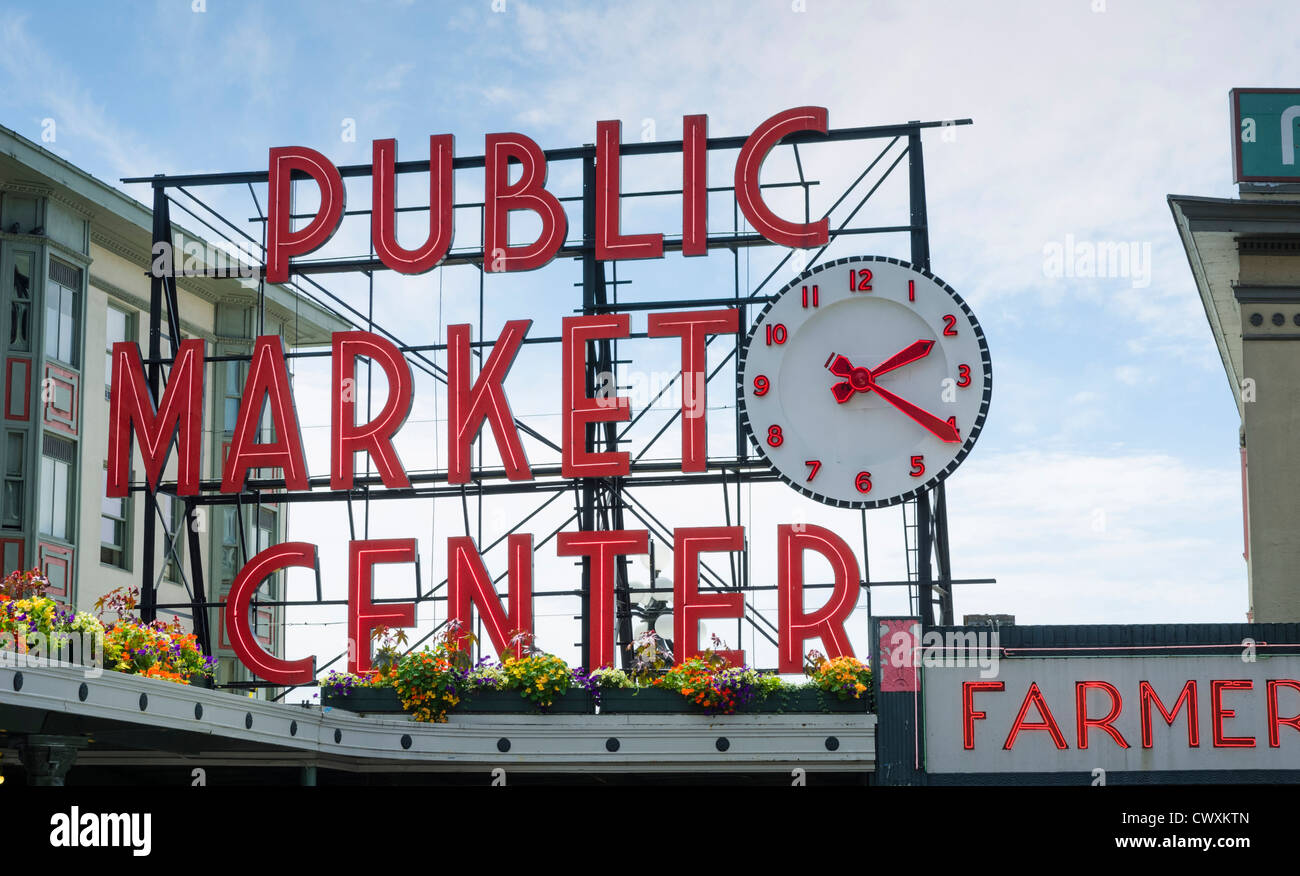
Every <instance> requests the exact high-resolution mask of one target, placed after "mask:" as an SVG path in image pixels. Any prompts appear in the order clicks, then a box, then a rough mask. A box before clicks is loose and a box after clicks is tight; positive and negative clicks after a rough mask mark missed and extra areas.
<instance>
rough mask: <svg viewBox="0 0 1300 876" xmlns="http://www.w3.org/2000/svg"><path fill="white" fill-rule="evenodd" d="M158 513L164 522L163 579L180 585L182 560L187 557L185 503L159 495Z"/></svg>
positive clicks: (162, 494)
mask: <svg viewBox="0 0 1300 876" xmlns="http://www.w3.org/2000/svg"><path fill="white" fill-rule="evenodd" d="M158 511H159V516H161V517H162V520H163V578H164V579H165V580H167V581H171V582H173V583H176V584H179V583H181V582H182V581H184V580H185V579H184V578H183V577H182V575H181V558H182V557H183V556H184V555H185V538H184V536H185V532H184V529H185V503H183V502H181V501H180V500H179V499H176V498H174V497H172V496H170V495H168V494H167V493H159V494H158Z"/></svg>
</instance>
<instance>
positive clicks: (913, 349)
mask: <svg viewBox="0 0 1300 876" xmlns="http://www.w3.org/2000/svg"><path fill="white" fill-rule="evenodd" d="M932 349H934V341H926V340H920V341H916V342H915V343H912V344H908V345H907V346H906V347H904V348H903V349H901V350H899V351H898V352H897V353H895V354H894V355H892V356H890V357H889V358H888V359H886V360H885V361H884V362H881V363H880V364H879V365H877V366H876V367H875V368H872V369H871V376H872V378H873V379H874V378H876V377H879V376H880V375H882V374H884V373H885V372H886V371H893V370H894V369H895V368H902V367H903V366H904V365H907V364H909V363H911V362H915V361H916V360H917V359H924V358H925V357H926V356H928V355H930V351H931V350H932Z"/></svg>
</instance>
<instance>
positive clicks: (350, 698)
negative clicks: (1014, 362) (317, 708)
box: [320, 687, 402, 714]
mask: <svg viewBox="0 0 1300 876" xmlns="http://www.w3.org/2000/svg"><path fill="white" fill-rule="evenodd" d="M320 704H321V706H322V707H324V708H330V709H346V710H347V711H349V712H357V713H358V714H393V713H399V714H400V713H401V712H402V701H401V700H399V699H398V698H397V691H396V690H394V689H393V688H391V687H358V688H355V689H353V690H352V691H351V692H350V693H348V694H345V695H344V696H330V695H329V694H321V698H320Z"/></svg>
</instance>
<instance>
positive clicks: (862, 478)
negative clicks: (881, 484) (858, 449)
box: [853, 471, 871, 493]
mask: <svg viewBox="0 0 1300 876" xmlns="http://www.w3.org/2000/svg"><path fill="white" fill-rule="evenodd" d="M853 486H855V487H857V488H858V492H859V493H870V492H871V472H869V471H860V472H858V476H857V477H856V478H855V479H854V480H853Z"/></svg>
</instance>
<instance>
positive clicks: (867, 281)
mask: <svg viewBox="0 0 1300 876" xmlns="http://www.w3.org/2000/svg"><path fill="white" fill-rule="evenodd" d="M849 291H850V292H870V291H871V271H869V270H867V269H866V268H863V269H862V270H860V271H853V270H850V271H849Z"/></svg>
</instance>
